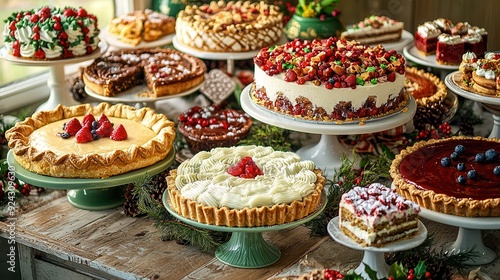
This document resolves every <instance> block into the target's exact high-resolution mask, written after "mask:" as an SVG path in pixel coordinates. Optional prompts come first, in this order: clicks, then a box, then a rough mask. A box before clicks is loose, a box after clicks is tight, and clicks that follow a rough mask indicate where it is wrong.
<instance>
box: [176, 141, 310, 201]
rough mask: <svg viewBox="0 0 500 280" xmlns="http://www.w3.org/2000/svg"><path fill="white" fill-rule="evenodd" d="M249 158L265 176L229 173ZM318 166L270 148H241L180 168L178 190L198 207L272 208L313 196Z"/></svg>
mask: <svg viewBox="0 0 500 280" xmlns="http://www.w3.org/2000/svg"><path fill="white" fill-rule="evenodd" d="M246 156H250V157H252V160H253V161H254V162H255V163H256V164H257V166H258V167H259V168H260V169H261V170H262V172H263V175H258V176H257V177H255V178H254V179H245V178H240V177H236V176H233V175H230V174H229V173H228V172H227V170H228V169H229V168H230V167H231V166H233V165H235V164H236V163H237V162H238V161H240V159H241V158H243V157H246ZM314 169H315V164H314V163H313V162H312V161H309V160H304V161H303V160H301V158H300V157H299V156H298V155H297V154H295V153H292V152H281V151H275V150H273V149H272V148H271V147H261V146H254V145H252V146H238V147H231V148H215V149H212V150H211V151H209V152H206V151H202V152H199V153H197V154H196V155H195V156H193V157H192V158H191V159H189V160H187V161H184V162H183V163H181V164H180V165H179V167H178V168H177V177H176V181H175V184H176V187H177V189H179V190H180V192H181V193H182V196H183V197H186V198H189V199H191V200H193V201H197V202H198V203H201V204H204V205H207V206H214V207H224V206H227V207H229V208H234V209H243V208H245V207H249V208H252V207H261V206H272V205H275V204H281V203H290V202H292V201H294V200H301V199H302V198H303V197H305V196H307V195H309V194H310V193H312V192H313V191H314V189H315V182H316V180H317V177H316V174H315V173H314V172H313V170H314Z"/></svg>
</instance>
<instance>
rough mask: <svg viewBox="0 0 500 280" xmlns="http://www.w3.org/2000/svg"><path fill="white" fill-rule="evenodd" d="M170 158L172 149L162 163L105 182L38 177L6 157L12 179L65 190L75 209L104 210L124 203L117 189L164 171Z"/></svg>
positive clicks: (172, 157)
mask: <svg viewBox="0 0 500 280" xmlns="http://www.w3.org/2000/svg"><path fill="white" fill-rule="evenodd" d="M174 158H175V149H172V150H171V151H170V152H169V153H168V155H167V157H166V158H165V159H163V160H162V161H160V162H158V163H156V164H154V165H151V166H148V167H144V168H141V169H138V170H134V171H130V172H127V173H124V174H120V175H116V176H112V177H109V178H106V179H99V178H95V179H79V178H55V177H50V176H44V175H39V174H36V173H33V172H30V171H28V170H26V169H24V168H23V167H22V166H21V165H19V163H18V162H17V161H16V159H15V157H14V154H13V153H12V151H9V152H8V154H7V163H8V164H9V166H11V167H13V168H14V170H15V176H16V178H18V179H19V180H21V181H23V182H26V183H29V184H32V185H35V186H39V187H44V188H49V189H58V190H68V194H67V198H68V202H69V203H70V204H71V205H73V206H74V207H76V208H81V209H86V210H104V209H110V208H115V207H117V206H120V205H122V204H123V203H124V198H123V190H122V189H121V188H120V187H119V186H120V185H124V184H128V183H133V182H135V181H137V180H138V179H140V178H141V177H142V176H144V175H145V174H148V175H155V174H158V173H160V172H162V171H164V170H165V169H167V168H168V167H169V166H170V165H171V164H172V162H173V161H174Z"/></svg>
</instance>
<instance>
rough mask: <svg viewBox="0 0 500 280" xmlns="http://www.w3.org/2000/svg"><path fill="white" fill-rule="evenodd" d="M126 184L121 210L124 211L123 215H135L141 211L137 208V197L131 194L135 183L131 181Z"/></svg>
mask: <svg viewBox="0 0 500 280" xmlns="http://www.w3.org/2000/svg"><path fill="white" fill-rule="evenodd" d="M126 186H127V187H126V189H125V194H124V196H125V202H124V203H123V212H125V215H127V216H128V217H137V216H139V215H140V214H142V213H141V211H140V210H139V206H138V205H137V198H136V197H135V196H134V195H133V194H132V191H133V190H134V187H135V185H134V184H132V183H131V184H128V185H126Z"/></svg>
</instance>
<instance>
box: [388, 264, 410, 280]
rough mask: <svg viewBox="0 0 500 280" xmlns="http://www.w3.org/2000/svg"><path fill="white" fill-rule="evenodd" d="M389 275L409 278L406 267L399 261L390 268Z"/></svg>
mask: <svg viewBox="0 0 500 280" xmlns="http://www.w3.org/2000/svg"><path fill="white" fill-rule="evenodd" d="M389 276H392V277H393V278H394V280H405V279H407V276H406V272H405V270H404V267H403V266H402V265H401V263H399V262H394V263H393V264H392V265H391V267H390V269H389Z"/></svg>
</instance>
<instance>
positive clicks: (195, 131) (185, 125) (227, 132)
mask: <svg viewBox="0 0 500 280" xmlns="http://www.w3.org/2000/svg"><path fill="white" fill-rule="evenodd" d="M251 126H252V118H251V117H250V116H249V115H247V114H246V113H245V112H243V111H240V110H235V109H230V108H222V107H220V106H217V105H210V106H204V107H200V106H194V107H192V108H190V109H188V110H187V111H186V112H183V113H182V114H180V115H179V125H178V129H179V132H180V133H181V134H182V135H183V136H184V139H186V142H187V144H188V147H189V149H190V150H191V152H192V153H193V154H196V153H198V152H199V151H209V150H211V149H212V148H216V147H230V146H235V145H236V144H238V142H239V141H240V140H241V139H243V138H244V137H245V136H246V135H247V133H248V132H249V131H250V127H251Z"/></svg>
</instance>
